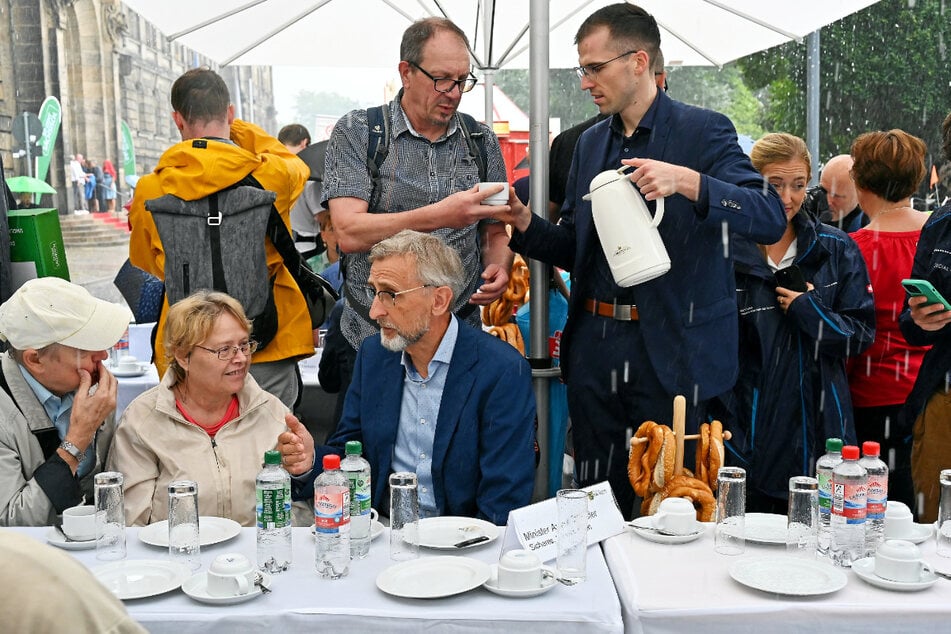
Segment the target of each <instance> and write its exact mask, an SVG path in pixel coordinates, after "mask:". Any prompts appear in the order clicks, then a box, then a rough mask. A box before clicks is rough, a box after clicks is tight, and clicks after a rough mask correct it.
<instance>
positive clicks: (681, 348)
mask: <svg viewBox="0 0 951 634" xmlns="http://www.w3.org/2000/svg"><path fill="white" fill-rule="evenodd" d="M613 120H614V118H613V117H612V118H609V119H606V120H604V121H601V122H600V123H597V124H595V125H594V126H593V127H591V128H590V129H588V130H586V131H585V132H584V134H582V136H581V138H580V140H579V141H578V145H577V147H576V148H575V155H574V160H573V161H572V164H571V172H570V174H569V177H568V183H567V188H566V193H567V197H566V199H565V206H564V208H563V209H562V215H561V222H560V223H559V224H558V225H553V224H551V223H549V222H547V221H545V220H543V219H542V218H539V217H537V216H536V217H533V218H532V222H531V224H530V225H529V227H528V229H527V230H526V231H525V233H520V232H518V231H516V232H515V233H514V235H513V238H512V241H511V247H512V249H513V250H514V251H517V252H519V253H523V254H526V255H528V256H529V257H532V258H536V259H539V260H542V261H544V262H548V263H550V264H554V265H555V266H559V267H561V268H564V269H566V270H569V271H571V303H570V306H569V313H568V323H567V325H566V326H565V331H564V333H563V335H562V339H561V346H562V352H561V360H562V366H561V367H562V374H563V375H564V377H565V378H566V380H570V376H571V373H572V372H573V371H574V368H572V367H570V362H569V360H570V359H571V355H570V354H569V352H568V351H569V349H570V347H571V346H572V345H573V343H574V342H573V340H572V336H573V332H574V324H575V322H576V320H577V318H578V316H579V315H580V314H581V313H582V311H583V310H584V302H585V300H587V299H598V300H601V301H612V300H613V299H615V298H616V297H618V296H628V294H629V293H631V292H633V294H634V296H635V297H636V301H635V302H634V303H636V304H637V308H638V312H639V314H640V328H641V330H642V332H643V334H644V339H645V341H646V342H647V349H648V356H649V357H650V358H649V359H648V361H649V362H650V364H651V366H652V367H653V369H654V372H655V373H656V375H657V377H658V378H659V379H660V381H661V383H662V385H663V386H664V388H665V389H666V390H667V392H668V393H670V394H687V395H688V398H689V397H692V396H693V395H694V394H696V396H697V398H699V399H701V400H704V399H708V398H711V397H713V396H715V395H717V394H719V393H721V392H723V391H725V390H727V389H729V388H730V387H732V385H733V382H734V381H735V380H736V375H737V346H738V341H737V314H736V299H735V288H734V283H733V259H732V253H731V252H730V249H729V237H728V234H729V233H730V232H733V233H737V234H740V235H744V236H746V237H749V238H750V239H752V240H753V241H755V242H758V243H760V244H771V243H773V242H776V241H777V240H779V238H780V237H782V234H783V231H784V230H785V228H786V215H785V212H784V210H783V205H782V202H781V201H780V199H779V196H778V195H777V194H776V192H775V190H774V189H773V188H772V187H770V186H768V185H767V184H766V183H765V181H764V180H763V178H762V176H761V175H760V174H759V173H758V172H757V171H756V170H755V169H754V168H753V165H752V163H750V160H749V158H748V157H747V156H746V155H745V154H743V151H742V150H741V149H740V146H739V145H738V144H737V137H736V130H735V129H734V128H733V124H732V123H730V120H729V119H727V118H726V117H725V116H723V115H721V114H719V113H716V112H713V111H710V110H703V109H701V108H695V107H692V106H688V105H685V104H682V103H680V102H678V101H673V100H671V99H670V97H668V96H667V94H666V93H664V92H661V91H658V93H657V103H656V112H655V113H654V120H653V128H652V129H651V130H650V137H649V139H650V140H649V142H648V145H647V148H646V149H645V150H644V151H643V152H641V153H640V154H639V157H640V158H651V159H656V160H660V161H664V162H667V163H672V164H675V165H682V166H685V167H689V168H690V169H693V170H695V171H697V172H699V173H700V175H701V176H700V198H699V199H698V200H697V202H691V201H690V200H688V199H687V198H685V197H684V196H681V195H679V194H677V195H674V196H670V197H668V198H667V199H666V201H665V214H664V219H663V221H662V222H661V223H660V225H659V227H658V230H659V231H660V234H661V237H662V238H663V240H664V244H665V246H666V247H667V252H668V254H669V255H670V260H671V268H670V271H669V272H667V273H666V274H664V275H662V276H660V277H658V278H656V279H653V280H651V281H649V282H644V283H643V284H639V285H637V286H634V287H633V291H631V290H629V289H621V288H620V287H617V286H615V291H616V293H617V294H616V295H615V296H614V297H610V296H609V297H595V291H594V290H593V284H594V282H595V280H593V279H592V278H594V277H595V276H594V275H592V273H593V271H594V270H595V258H604V253H603V252H602V251H601V243H600V240H599V239H598V236H597V231H596V229H595V227H594V221H593V218H592V215H591V203H590V202H589V201H585V200H583V199H582V196H583V195H584V194H586V193H587V192H588V189H589V185H590V183H591V180H592V179H593V178H594V177H595V176H596V175H597V174H598V173H600V172H602V171H604V170H608V169H617V168H619V167H621V165H620V163H618V162H617V161H618V160H619V158H618V156H617V155H615V154H614V153H613V152H611V151H610V147H611V139H612V135H615V134H616V133H615V132H613V131H612V130H611V127H610V126H611V123H612V121H613ZM650 207H653V204H650ZM599 344H600V342H581V343H580V344H579V345H599ZM600 345H611V343H610V342H603V344H600ZM682 370H686V372H682ZM678 375H680V376H681V377H684V378H680V379H678Z"/></svg>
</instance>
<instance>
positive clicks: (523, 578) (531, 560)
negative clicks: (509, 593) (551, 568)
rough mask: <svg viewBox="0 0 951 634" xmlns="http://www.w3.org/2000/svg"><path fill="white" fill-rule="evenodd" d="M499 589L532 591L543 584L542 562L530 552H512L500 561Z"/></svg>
mask: <svg viewBox="0 0 951 634" xmlns="http://www.w3.org/2000/svg"><path fill="white" fill-rule="evenodd" d="M498 584H499V587H500V588H502V589H504V590H532V589H534V588H538V587H540V586H541V584H542V560H541V559H539V558H538V555H536V554H535V553H533V552H531V551H529V550H510V551H508V552H507V553H505V554H504V555H502V558H501V559H500V560H499V579H498Z"/></svg>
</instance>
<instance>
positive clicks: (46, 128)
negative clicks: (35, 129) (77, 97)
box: [36, 97, 63, 181]
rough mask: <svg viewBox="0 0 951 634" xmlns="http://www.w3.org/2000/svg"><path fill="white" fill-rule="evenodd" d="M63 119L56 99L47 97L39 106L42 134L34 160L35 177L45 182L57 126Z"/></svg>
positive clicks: (51, 157) (57, 131)
mask: <svg viewBox="0 0 951 634" xmlns="http://www.w3.org/2000/svg"><path fill="white" fill-rule="evenodd" d="M62 119H63V109H62V107H61V106H60V105H59V100H58V99H56V97H47V98H46V100H45V101H44V102H43V103H42V105H40V123H42V124H43V134H42V136H40V140H39V143H38V147H39V150H40V153H39V154H40V155H39V156H38V157H37V159H36V177H37V178H38V179H40V180H41V181H45V180H46V175H47V174H48V173H49V170H50V161H51V160H52V159H53V146H54V145H55V144H56V137H57V136H58V135H59V125H60V123H61V121H62Z"/></svg>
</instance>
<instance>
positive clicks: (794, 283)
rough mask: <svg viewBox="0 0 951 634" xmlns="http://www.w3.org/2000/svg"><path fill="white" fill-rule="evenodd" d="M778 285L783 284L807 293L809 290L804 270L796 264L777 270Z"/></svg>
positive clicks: (790, 288) (793, 289)
mask: <svg viewBox="0 0 951 634" xmlns="http://www.w3.org/2000/svg"><path fill="white" fill-rule="evenodd" d="M776 286H782V287H783V288H788V289H789V290H791V291H796V292H797V293H805V292H806V291H808V290H809V287H808V286H806V278H805V277H803V276H802V271H801V270H800V269H799V267H798V266H796V265H795V264H793V265H792V266H787V267H786V268H784V269H779V270H778V271H776Z"/></svg>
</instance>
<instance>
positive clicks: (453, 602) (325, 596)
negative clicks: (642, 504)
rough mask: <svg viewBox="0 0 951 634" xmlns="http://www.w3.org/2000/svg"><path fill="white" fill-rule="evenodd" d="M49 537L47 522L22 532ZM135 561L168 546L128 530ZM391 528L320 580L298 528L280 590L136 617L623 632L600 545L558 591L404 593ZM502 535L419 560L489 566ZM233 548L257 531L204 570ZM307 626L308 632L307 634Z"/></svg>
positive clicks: (212, 622)
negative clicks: (388, 590) (395, 579)
mask: <svg viewBox="0 0 951 634" xmlns="http://www.w3.org/2000/svg"><path fill="white" fill-rule="evenodd" d="M12 530H17V531H21V532H24V533H26V534H28V535H31V536H33V537H35V538H37V539H41V540H43V539H45V536H46V534H47V531H48V530H49V529H48V528H16V529H12ZM127 532H128V542H127V544H128V559H157V558H158V559H161V558H165V557H167V551H166V550H165V549H161V548H155V547H152V546H147V545H146V544H143V543H142V542H140V541H139V539H138V537H137V535H138V529H137V528H129V529H127ZM388 539H389V534H388V533H384V534H383V535H382V536H381V537H379V538H378V539H376V540H375V541H374V542H373V543H372V547H371V548H370V555H369V557H368V558H367V559H362V560H357V561H354V562H352V565H351V568H350V574H349V575H348V576H347V577H345V578H343V579H339V580H335V581H331V580H328V579H323V578H321V577H320V576H318V575H317V573H316V572H315V571H314V539H313V537H312V535H311V534H310V529H308V528H295V529H294V533H293V544H294V546H293V547H294V562H293V565H292V566H291V568H290V569H289V570H287V571H286V572H283V573H281V574H278V575H274V580H273V582H272V585H271V588H272V590H273V592H272V593H271V594H268V595H264V596H262V597H259V598H256V599H254V600H251V601H248V602H246V603H241V604H237V605H231V606H214V605H206V604H203V603H198V602H196V601H193V600H192V599H190V598H189V597H188V596H186V595H185V594H184V593H183V592H182V591H181V590H176V591H173V592H170V593H167V594H164V595H161V596H158V597H151V598H146V599H137V600H134V601H127V602H126V607H127V608H128V610H129V613H130V614H131V615H132V616H133V617H134V618H135V619H136V620H138V621H139V622H141V623H142V624H143V625H144V626H145V627H146V628H147V629H148V630H149V631H150V632H172V633H174V634H189V633H190V632H195V633H196V634H197V633H199V632H200V633H202V634H204V633H207V632H227V633H228V634H238V633H239V632H268V631H270V632H293V631H322V632H329V631H335V630H336V631H339V632H347V631H349V632H367V631H372V632H378V633H383V632H387V633H388V632H420V631H426V630H427V629H429V628H435V629H436V630H437V631H444V630H446V629H450V628H451V629H452V630H454V631H458V632H482V631H495V632H506V631H517V632H544V633H545V634H552V633H554V632H585V633H589V632H620V631H622V629H623V626H622V622H621V609H620V605H619V604H618V599H617V595H616V594H615V591H614V585H613V583H612V581H611V576H610V574H609V573H608V569H607V566H606V564H605V561H604V557H603V555H602V554H601V549H600V548H598V547H596V546H595V547H591V548H589V549H588V580H587V581H586V582H584V583H582V584H580V585H577V586H573V587H567V586H563V585H561V584H556V587H555V588H553V589H552V590H551V591H549V592H548V593H547V594H544V595H542V596H539V597H534V598H529V599H511V598H506V597H500V596H496V595H494V594H491V593H490V592H489V591H488V590H485V589H484V588H477V589H475V590H472V591H470V592H467V593H464V594H461V595H456V596H453V597H447V598H443V599H428V600H422V599H400V598H397V597H393V596H390V595H388V594H385V593H383V592H382V591H380V590H378V589H377V587H376V585H375V580H376V576H377V575H378V574H379V573H380V571H382V570H384V569H385V568H387V567H388V566H389V565H390V564H391V563H392V562H391V561H390V560H389V550H388V543H389V542H388ZM499 548H500V547H499V541H496V542H493V543H490V544H486V545H484V546H481V547H477V548H473V549H468V550H466V551H460V552H452V553H446V552H445V551H429V550H424V551H423V554H422V556H432V555H442V554H457V555H458V554H465V555H466V556H471V557H473V558H476V559H480V560H482V561H485V562H487V563H494V562H496V561H497V560H498V557H499ZM70 552H71V554H73V555H75V556H76V557H77V558H78V559H79V560H80V561H82V562H83V563H84V564H86V565H88V566H90V567H93V566H95V565H97V563H98V562H97V561H96V557H95V550H94V549H93V550H85V551H70ZM228 552H240V553H244V554H245V555H247V556H248V557H251V558H252V559H253V558H254V556H255V532H254V529H252V528H245V529H242V532H241V535H240V536H238V537H237V538H236V539H234V540H231V541H228V542H225V543H222V544H217V545H214V546H208V547H205V548H203V549H202V563H203V569H207V567H208V564H209V563H210V562H211V561H212V560H213V559H214V557H215V556H216V555H219V554H222V553H228ZM304 628H307V629H306V630H305V629H304Z"/></svg>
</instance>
